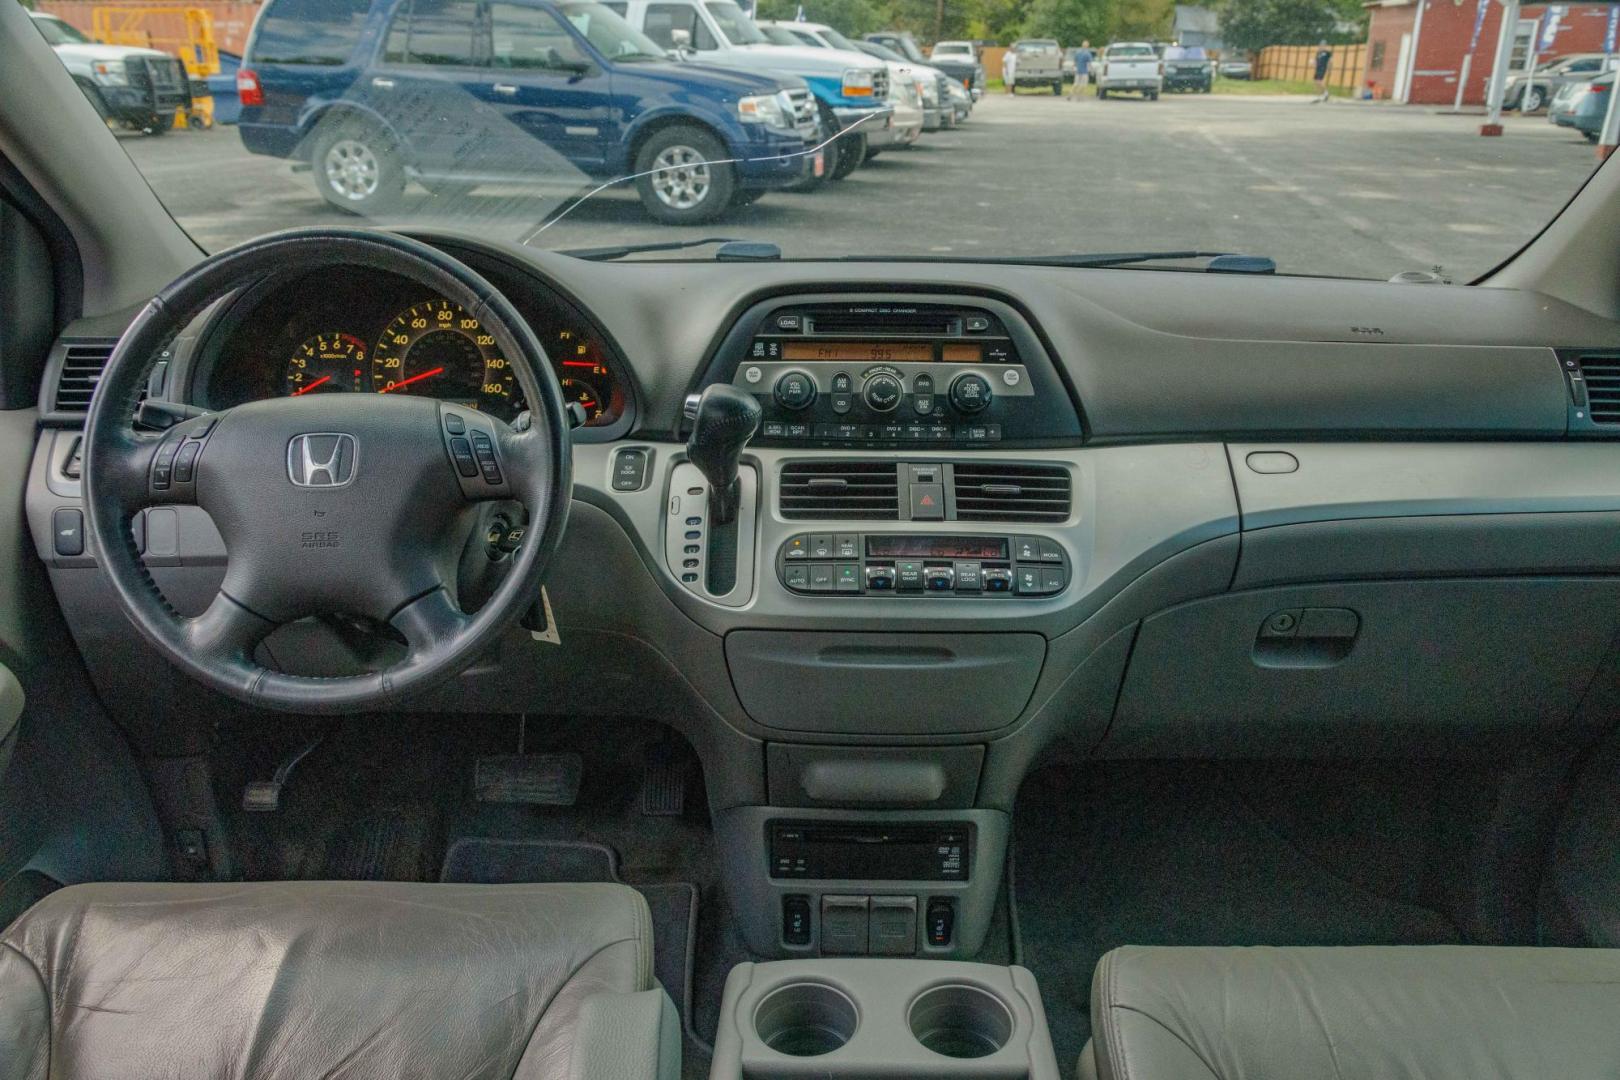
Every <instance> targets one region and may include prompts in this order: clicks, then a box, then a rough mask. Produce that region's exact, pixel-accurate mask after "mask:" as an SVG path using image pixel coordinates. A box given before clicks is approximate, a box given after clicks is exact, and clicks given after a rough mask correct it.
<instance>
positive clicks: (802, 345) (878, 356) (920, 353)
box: [782, 341, 934, 364]
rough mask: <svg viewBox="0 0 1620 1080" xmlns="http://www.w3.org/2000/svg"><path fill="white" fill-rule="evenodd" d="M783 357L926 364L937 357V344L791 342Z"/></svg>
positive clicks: (852, 361) (858, 362)
mask: <svg viewBox="0 0 1620 1080" xmlns="http://www.w3.org/2000/svg"><path fill="white" fill-rule="evenodd" d="M782 359H784V360H815V361H831V362H844V363H851V364H877V363H882V362H884V361H886V360H887V361H890V362H893V363H910V364H927V363H931V362H932V361H933V359H934V347H933V346H932V345H929V344H927V343H926V342H907V341H789V342H786V343H784V344H783V346H782Z"/></svg>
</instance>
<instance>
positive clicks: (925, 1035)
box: [908, 984, 1013, 1058]
mask: <svg viewBox="0 0 1620 1080" xmlns="http://www.w3.org/2000/svg"><path fill="white" fill-rule="evenodd" d="M908 1019H909V1021H910V1024H911V1034H912V1035H913V1036H915V1037H916V1039H917V1041H918V1042H920V1043H922V1044H923V1045H924V1046H926V1047H927V1048H928V1049H930V1050H932V1051H933V1052H934V1053H936V1054H940V1055H943V1056H944V1057H949V1058H981V1057H988V1056H989V1055H991V1054H993V1053H995V1052H996V1051H997V1050H1000V1049H1001V1048H1002V1047H1003V1046H1006V1045H1007V1040H1009V1039H1011V1038H1012V1033H1013V1017H1012V1013H1011V1012H1010V1011H1008V1009H1007V1006H1005V1005H1003V1004H1002V1003H1001V999H1000V998H998V997H996V996H995V995H994V994H992V993H990V992H988V991H985V990H980V989H979V988H978V987H976V986H967V985H960V984H958V985H952V986H936V987H935V988H934V989H932V990H929V991H927V992H925V993H923V994H922V995H921V996H920V997H918V998H917V1000H916V1001H914V1002H912V1003H911V1015H910V1017H909V1018H908Z"/></svg>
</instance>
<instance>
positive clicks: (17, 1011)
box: [0, 882, 680, 1080]
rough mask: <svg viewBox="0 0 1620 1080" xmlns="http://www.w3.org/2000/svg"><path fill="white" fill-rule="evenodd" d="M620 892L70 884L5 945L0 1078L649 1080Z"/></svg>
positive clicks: (645, 998)
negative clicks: (543, 1079)
mask: <svg viewBox="0 0 1620 1080" xmlns="http://www.w3.org/2000/svg"><path fill="white" fill-rule="evenodd" d="M679 1070H680V1025H679V1022H678V1020H677V1019H676V1016H675V1011H674V1006H673V1005H671V1004H670V1001H669V998H668V995H666V994H665V993H664V992H663V990H661V989H659V988H658V987H657V985H656V984H655V983H654V981H653V976H652V925H651V920H650V918H649V915H648V912H647V904H646V901H645V900H643V899H642V898H641V895H640V894H639V893H637V892H635V891H634V890H632V889H628V888H626V887H624V886H622V885H419V884H405V883H388V882H290V883H276V884H244V885H79V886H74V887H72V888H67V889H62V890H61V891H59V892H56V893H53V894H52V895H51V896H49V897H47V898H46V899H44V900H42V901H41V902H40V903H39V904H37V905H35V906H34V907H33V908H32V909H31V910H29V911H28V912H27V913H26V914H24V915H23V916H22V918H20V919H19V920H17V922H16V923H14V924H13V925H12V926H11V927H10V928H9V929H8V930H7V931H6V932H5V934H4V936H3V937H0V1080H22V1078H27V1080H36V1078H37V1080H43V1078H44V1077H46V1076H50V1077H73V1078H75V1080H100V1078H108V1080H111V1078H120V1080H136V1078H145V1077H159V1076H161V1077H174V1078H189V1077H198V1078H203V1077H207V1078H210V1080H212V1078H215V1077H244V1078H246V1077H254V1078H258V1077H266V1078H268V1077H276V1078H281V1077H293V1078H299V1077H317V1076H320V1077H337V1076H342V1077H423V1078H427V1077H432V1078H435V1080H438V1078H446V1077H501V1078H503V1080H504V1078H508V1077H525V1078H526V1077H546V1078H548V1080H550V1078H568V1080H587V1078H589V1080H597V1078H601V1080H607V1078H610V1077H611V1078H613V1080H620V1078H631V1080H642V1078H646V1080H652V1078H654V1077H657V1078H659V1080H665V1078H672V1077H675V1076H677V1075H678V1074H679Z"/></svg>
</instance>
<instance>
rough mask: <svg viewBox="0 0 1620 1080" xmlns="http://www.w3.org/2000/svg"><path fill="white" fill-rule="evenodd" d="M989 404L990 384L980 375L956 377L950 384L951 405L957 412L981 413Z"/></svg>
mask: <svg viewBox="0 0 1620 1080" xmlns="http://www.w3.org/2000/svg"><path fill="white" fill-rule="evenodd" d="M989 404H990V383H989V382H988V381H987V380H986V379H985V378H984V376H982V375H974V374H971V373H969V374H967V375H958V376H957V377H956V381H955V382H953V383H951V405H952V406H953V407H954V408H955V409H956V411H957V412H962V413H969V414H971V413H977V412H983V411H984V410H985V409H986V408H987V407H988V406H989Z"/></svg>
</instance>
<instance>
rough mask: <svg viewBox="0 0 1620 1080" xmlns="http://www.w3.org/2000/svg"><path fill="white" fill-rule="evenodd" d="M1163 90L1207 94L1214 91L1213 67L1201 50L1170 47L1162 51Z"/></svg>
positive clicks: (1176, 46) (1179, 46)
mask: <svg viewBox="0 0 1620 1080" xmlns="http://www.w3.org/2000/svg"><path fill="white" fill-rule="evenodd" d="M1164 88H1165V89H1166V90H1192V91H1194V92H1196V93H1200V94H1208V93H1210V92H1211V91H1213V90H1214V89H1215V65H1214V63H1212V62H1211V61H1210V59H1209V54H1208V53H1206V52H1204V50H1203V49H1201V48H1196V47H1193V48H1188V47H1185V46H1181V45H1172V46H1170V47H1169V48H1168V49H1166V50H1165V51H1164Z"/></svg>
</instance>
